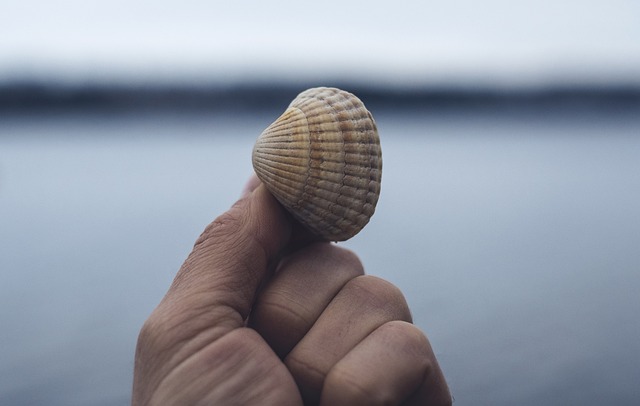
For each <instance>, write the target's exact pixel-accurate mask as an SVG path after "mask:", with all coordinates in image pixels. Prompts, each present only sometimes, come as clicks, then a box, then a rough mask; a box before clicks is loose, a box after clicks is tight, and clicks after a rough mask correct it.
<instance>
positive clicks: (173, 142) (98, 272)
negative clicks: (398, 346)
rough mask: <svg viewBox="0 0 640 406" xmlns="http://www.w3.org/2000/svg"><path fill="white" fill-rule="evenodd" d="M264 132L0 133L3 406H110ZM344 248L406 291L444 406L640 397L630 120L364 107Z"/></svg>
mask: <svg viewBox="0 0 640 406" xmlns="http://www.w3.org/2000/svg"><path fill="white" fill-rule="evenodd" d="M272 118H273V116H272V115H270V114H257V115H254V116H225V115H222V114H220V115H213V116H201V115H194V116H189V115H184V114H183V115H162V116H156V115H143V116H132V115H123V116H117V115H116V116H104V115H87V116H79V117H77V116H72V115H66V116H65V115H63V116H58V117H38V118H37V119H35V118H29V117H3V118H2V119H0V272H1V273H0V275H1V277H2V283H1V284H0V309H2V310H1V313H0V325H2V329H0V343H1V344H2V345H1V346H0V360H1V362H0V404H12V405H23V404H24V405H26V404H47V405H114V404H127V403H128V402H129V396H130V386H131V379H132V367H133V352H134V348H135V342H136V336H137V332H138V330H139V328H140V326H141V324H142V322H143V321H144V320H145V318H146V317H147V316H148V314H149V313H150V312H151V310H152V309H153V308H154V306H155V305H156V304H157V303H158V301H159V300H160V299H161V297H162V295H163V294H164V292H165V290H166V289H167V287H168V285H169V283H170V282H171V280H172V278H173V275H174V274H175V272H176V270H177V269H178V267H179V266H180V264H181V262H182V261H183V259H184V258H185V257H186V255H187V254H188V252H189V250H190V249H191V246H192V244H193V242H194V241H195V239H196V237H197V236H198V234H199V233H200V231H201V230H202V229H203V228H204V226H205V225H206V224H207V223H208V222H210V221H211V220H212V219H213V218H214V217H215V216H216V215H217V214H219V213H221V212H222V211H224V210H225V209H226V208H227V207H229V206H230V205H231V204H232V203H233V201H234V200H235V199H236V197H237V196H238V194H239V192H240V190H241V188H242V185H243V183H244V181H245V180H246V178H247V177H248V176H249V174H250V173H251V168H250V163H249V156H250V151H251V147H252V143H253V139H254V138H255V136H256V135H257V134H258V133H259V132H260V131H261V130H262V128H264V127H265V126H266V125H267V124H268V123H269V122H270V120H271V119H272ZM376 118H377V121H378V124H379V128H380V132H381V135H382V137H383V155H384V175H383V191H382V196H381V199H380V202H379V207H378V210H377V212H376V215H375V216H374V218H373V220H372V222H371V223H370V225H369V226H367V228H366V229H365V230H364V231H363V233H362V234H361V235H358V236H356V237H355V238H354V239H353V240H351V241H349V242H347V243H345V244H344V245H345V246H347V247H349V248H351V249H353V250H355V251H356V252H357V253H358V254H359V255H360V257H361V259H362V261H363V262H364V264H365V267H366V268H367V272H368V273H371V274H374V275H378V276H381V277H383V278H386V279H388V280H390V281H392V282H393V283H395V284H396V285H398V286H399V287H400V288H401V289H402V291H403V292H404V293H405V295H406V297H407V300H408V302H409V304H410V306H411V308H412V311H413V315H414V319H415V322H416V324H418V325H419V326H420V327H421V328H422V329H423V330H424V331H425V332H426V333H427V334H428V336H429V338H430V340H431V342H432V345H433V347H434V349H435V352H436V354H437V356H438V359H439V361H440V363H441V365H442V367H443V369H444V372H445V375H446V376H447V378H448V381H449V384H450V386H451V389H452V392H453V394H454V396H455V398H456V403H457V404H461V405H466V404H491V405H512V404H517V405H539V404H545V405H566V404H582V405H600V404H620V405H624V404H637V403H638V401H639V400H640V387H638V385H637V383H638V381H639V380H640V363H639V362H638V361H639V360H640V340H638V337H640V322H639V321H638V317H637V314H638V312H639V311H640V299H638V297H637V296H638V295H637V292H638V291H640V249H638V247H639V241H640V176H638V175H639V174H640V159H639V158H640V115H637V114H636V115H632V114H615V113H612V112H609V113H607V114H604V113H602V114H600V113H597V112H596V113H594V114H570V115H553V114H548V113H544V114H537V113H534V112H530V113H510V114H506V113H504V114H499V113H496V112H494V113H482V114H481V113H473V112H460V113H451V112H450V113H443V114H441V115H434V114H404V115H402V114H398V113H391V112H384V111H383V112H380V113H377V114H376Z"/></svg>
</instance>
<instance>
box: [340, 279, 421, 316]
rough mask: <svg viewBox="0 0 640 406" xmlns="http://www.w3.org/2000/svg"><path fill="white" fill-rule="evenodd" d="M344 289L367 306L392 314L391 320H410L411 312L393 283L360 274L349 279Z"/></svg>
mask: <svg viewBox="0 0 640 406" xmlns="http://www.w3.org/2000/svg"><path fill="white" fill-rule="evenodd" d="M345 289H346V290H348V291H349V293H350V294H351V295H354V296H355V297H357V298H358V300H359V301H361V302H363V303H366V304H367V306H371V307H375V308H378V309H380V310H382V311H385V312H387V313H389V314H390V315H392V320H394V319H397V320H403V321H407V322H411V312H410V311H409V306H408V305H407V301H406V300H405V297H404V295H403V294H402V292H401V291H400V289H398V288H397V287H396V286H395V285H394V284H392V283H391V282H387V281H386V280H384V279H381V278H378V277H376V276H371V275H361V276H358V277H356V278H353V279H352V280H350V281H349V282H348V283H347V285H345Z"/></svg>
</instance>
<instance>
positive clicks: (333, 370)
mask: <svg viewBox="0 0 640 406" xmlns="http://www.w3.org/2000/svg"><path fill="white" fill-rule="evenodd" d="M132 403H133V405H196V404H197V405H302V404H305V405H315V404H321V405H378V404H380V405H396V404H397V405H449V404H451V396H450V394H449V390H448V388H447V384H446V382H445V379H444V376H443V374H442V372H441V370H440V368H439V366H438V363H437V361H436V358H435V356H434V354H433V351H432V350H431V347H430V345H429V342H428V340H427V338H426V337H425V335H424V334H423V333H422V332H421V331H420V330H419V329H418V328H416V327H415V326H414V325H413V324H411V314H410V312H409V308H408V306H407V303H406V301H405V299H404V297H403V295H402V293H401V292H400V291H399V290H398V289H397V288H396V287H395V286H393V285H392V284H390V283H388V282H386V281H384V280H382V279H379V278H376V277H373V276H366V275H364V270H363V268H362V265H361V263H360V261H359V259H358V258H357V256H356V255H355V254H353V253H352V252H350V251H348V250H345V249H342V248H339V247H337V246H336V245H334V244H330V243H326V242H312V239H311V238H309V236H308V235H307V236H305V234H304V232H300V227H299V226H297V225H296V223H294V222H293V221H292V220H291V219H290V217H289V216H288V215H287V214H286V213H285V212H284V210H283V209H282V207H281V206H280V205H279V204H278V203H277V201H276V200H275V199H274V198H273V197H272V196H271V195H270V194H269V193H268V192H267V191H266V189H265V188H264V186H262V185H260V184H259V181H257V180H256V179H255V178H253V179H252V180H251V181H250V183H249V184H248V188H247V190H245V193H244V194H243V197H242V198H241V199H240V200H239V201H238V202H237V203H236V204H235V205H234V206H233V207H232V208H231V209H230V210H229V211H227V212H226V213H224V214H222V215H221V216H220V217H218V218H217V219H216V220H215V221H214V222H213V223H211V224H210V225H209V226H208V227H207V228H206V229H205V231H204V232H203V233H202V235H201V236H200V238H199V239H198V240H197V242H196V244H195V246H194V248H193V251H192V252H191V254H190V255H189V257H188V258H187V260H186V261H185V263H184V265H183V266H182V267H181V269H180V271H179V272H178V274H177V276H176V278H175V280H174V282H173V284H172V285H171V287H170V288H169V291H168V292H167V294H166V296H165V297H164V298H163V300H162V301H161V303H160V304H159V305H158V307H157V308H156V309H155V310H154V312H153V313H152V314H151V316H150V317H149V318H148V320H147V321H146V322H145V324H144V326H143V327H142V329H141V331H140V335H139V338H138V346H137V350H136V359H135V372H134V385H133V402H132Z"/></svg>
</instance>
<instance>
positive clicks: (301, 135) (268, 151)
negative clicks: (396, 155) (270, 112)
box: [253, 87, 382, 241]
mask: <svg viewBox="0 0 640 406" xmlns="http://www.w3.org/2000/svg"><path fill="white" fill-rule="evenodd" d="M253 168H254V170H255V172H256V174H257V175H258V178H260V180H261V181H262V182H263V183H264V184H265V186H266V187H267V189H268V190H269V191H270V192H271V193H272V194H273V195H274V196H275V197H276V199H278V201H279V202H280V203H281V204H282V205H283V206H284V207H285V208H286V209H287V210H288V211H289V212H291V214H292V215H293V217H295V218H296V219H297V220H298V221H299V222H301V223H302V224H303V225H305V226H306V227H307V228H309V229H310V230H311V231H312V232H313V233H315V234H317V235H319V236H321V237H322V238H324V239H326V240H329V241H344V240H347V239H349V238H351V237H353V236H354V235H356V234H357V233H358V232H360V230H362V228H363V227H364V226H365V225H366V224H367V223H368V222H369V219H370V218H371V216H372V215H373V213H374V211H375V208H376V203H377V202H378V197H379V195H380V181H381V177H382V155H381V149H380V139H379V138H378V130H377V127H376V123H375V121H374V120H373V117H372V116H371V113H369V111H368V110H367V109H366V108H365V107H364V104H363V103H362V102H361V101H360V99H358V98H357V97H356V96H354V95H353V94H351V93H348V92H345V91H343V90H340V89H335V88H325V87H319V88H313V89H309V90H306V91H304V92H302V93H300V94H299V95H298V97H296V98H295V99H294V100H293V101H292V102H291V104H290V105H289V107H288V108H287V110H286V111H285V112H284V113H283V114H282V115H281V116H280V117H279V118H278V119H277V120H276V121H275V122H274V123H273V124H271V125H270V126H269V127H268V128H267V129H266V130H264V131H263V132H262V134H261V135H260V137H258V140H257V141H256V144H255V146H254V148H253Z"/></svg>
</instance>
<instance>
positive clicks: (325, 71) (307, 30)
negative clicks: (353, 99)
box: [0, 0, 640, 86]
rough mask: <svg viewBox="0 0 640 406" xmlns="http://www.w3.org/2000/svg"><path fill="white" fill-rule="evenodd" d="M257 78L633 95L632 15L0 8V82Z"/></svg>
mask: <svg viewBox="0 0 640 406" xmlns="http://www.w3.org/2000/svg"><path fill="white" fill-rule="evenodd" d="M256 77H258V78H272V77H273V78H281V79H291V78H293V79H301V80H309V79H316V78H322V77H332V78H338V79H355V80H362V81H367V82H373V83H380V84H382V85H385V84H403V85H413V84H437V83H445V84H456V83H458V84H475V83H486V82H488V83H493V84H498V85H501V84H504V85H508V86H529V85H536V84H541V83H542V84H546V83H555V82H560V83H574V82H575V83H585V82H586V83H594V82H597V83H599V82H605V83H610V82H627V83H628V82H633V83H640V2H639V1H637V0H586V1H584V0H583V1H577V0H563V1H559V0H522V1H509V0H486V1H482V2H478V1H473V0H451V1H402V0H394V1H392V2H390V1H377V0H369V1H344V0H343V1H339V0H324V1H322V2H304V1H300V0H297V1H293V0H277V1H260V2H258V1H253V2H248V1H234V2H231V1H224V2H222V1H202V0H182V1H166V0H153V1H151V0H134V1H127V0H110V1H103V0H100V1H97V0H48V1H43V0H40V1H34V0H3V1H2V2H0V81H5V82H6V81H11V80H16V79H24V78H38V79H47V80H55V81H62V82H80V83H82V82H84V81H92V80H99V81H117V82H122V81H134V82H139V81H151V82H158V81H159V82H162V81H170V82H180V81H185V82H196V83H197V82H201V81H213V82H220V81H222V82H225V81H228V82H241V81H244V80H247V79H251V78H256Z"/></svg>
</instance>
